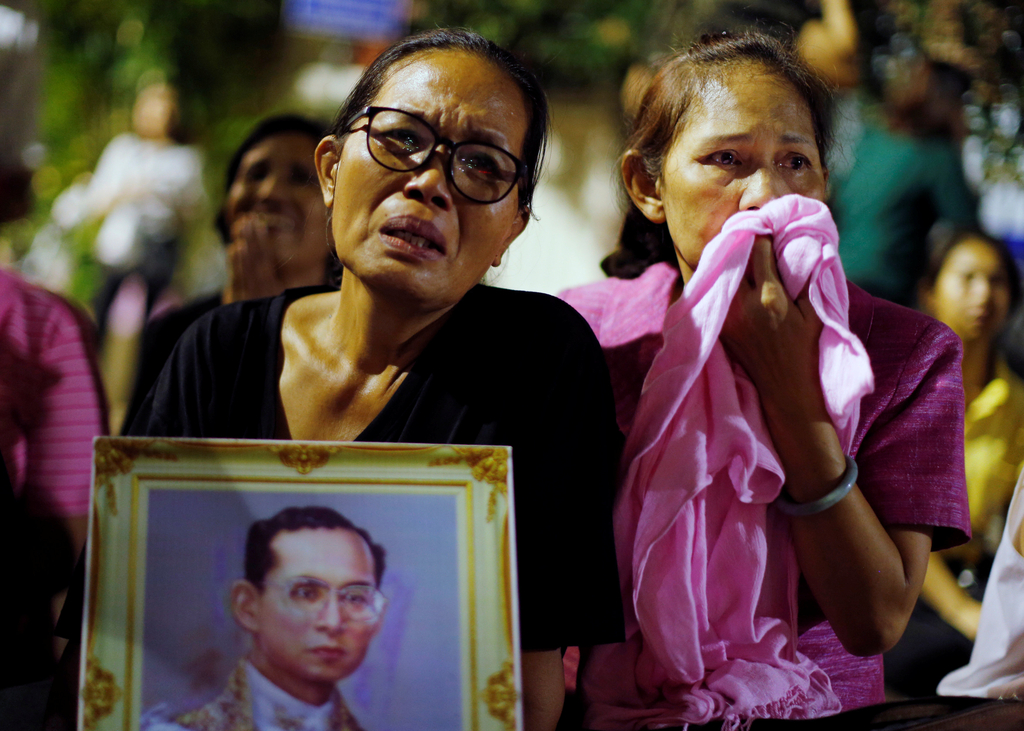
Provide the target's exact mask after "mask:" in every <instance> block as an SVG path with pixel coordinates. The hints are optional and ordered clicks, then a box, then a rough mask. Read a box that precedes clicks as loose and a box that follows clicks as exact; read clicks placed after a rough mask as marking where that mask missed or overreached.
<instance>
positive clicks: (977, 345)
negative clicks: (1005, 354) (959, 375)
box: [961, 338, 995, 404]
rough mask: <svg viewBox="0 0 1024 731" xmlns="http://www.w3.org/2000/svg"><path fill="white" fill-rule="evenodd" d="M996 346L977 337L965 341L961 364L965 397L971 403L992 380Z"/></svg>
mask: <svg viewBox="0 0 1024 731" xmlns="http://www.w3.org/2000/svg"><path fill="white" fill-rule="evenodd" d="M993 353H994V348H993V347H992V342H991V341H990V340H986V339H984V338H977V339H975V340H970V341H967V342H965V343H964V359H963V363H962V364H961V368H962V370H963V378H964V398H965V400H966V402H967V403H968V404H969V403H971V401H973V400H974V399H975V398H977V396H978V394H980V393H981V392H982V390H983V389H984V388H985V386H986V385H987V384H988V382H989V381H991V380H992V374H993V370H994V365H995V363H994V357H993Z"/></svg>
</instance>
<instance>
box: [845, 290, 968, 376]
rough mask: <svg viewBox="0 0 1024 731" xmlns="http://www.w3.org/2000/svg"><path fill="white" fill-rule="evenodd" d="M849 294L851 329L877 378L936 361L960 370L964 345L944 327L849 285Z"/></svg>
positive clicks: (928, 317) (939, 323)
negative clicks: (947, 362)
mask: <svg viewBox="0 0 1024 731" xmlns="http://www.w3.org/2000/svg"><path fill="white" fill-rule="evenodd" d="M849 292H850V329H851V330H852V331H853V332H854V334H855V335H857V337H859V338H860V339H861V341H862V342H863V343H864V347H865V348H867V351H868V355H869V356H870V357H871V366H872V369H873V370H875V373H876V376H877V374H878V372H879V371H880V370H887V369H891V368H897V369H899V370H901V371H903V370H905V369H906V368H914V367H919V366H927V365H928V364H932V363H934V362H936V361H939V360H941V361H949V362H950V364H951V365H954V366H957V367H959V366H958V364H959V358H960V354H961V351H962V349H963V345H962V343H961V342H960V338H958V337H957V336H956V333H954V332H953V331H952V330H951V329H950V328H949V327H948V326H947V325H945V324H944V323H942V322H939V321H938V320H936V319H935V318H933V317H931V316H929V315H925V314H924V313H921V312H918V311H917V310H912V309H910V308H909V307H904V306H903V305H898V304H895V303H893V302H889V301H887V300H883V299H880V298H878V297H872V296H871V295H869V294H868V293H867V292H865V291H864V290H862V289H860V288H859V287H857V286H856V285H854V284H850V285H849ZM954 360H955V363H954V362H953V361H954Z"/></svg>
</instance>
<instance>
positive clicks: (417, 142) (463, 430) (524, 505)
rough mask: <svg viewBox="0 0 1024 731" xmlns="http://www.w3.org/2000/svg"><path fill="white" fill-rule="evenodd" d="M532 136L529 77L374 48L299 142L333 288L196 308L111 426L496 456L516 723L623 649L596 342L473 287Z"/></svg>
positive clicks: (515, 297) (462, 47)
mask: <svg viewBox="0 0 1024 731" xmlns="http://www.w3.org/2000/svg"><path fill="white" fill-rule="evenodd" d="M546 124H547V103H546V101H545V98H544V95H543V92H542V91H541V89H540V87H539V85H538V83H537V81H536V79H535V78H534V77H533V75H532V74H531V73H530V72H529V71H528V70H526V69H525V68H524V67H523V66H522V65H521V64H520V63H519V62H518V61H516V60H515V58H514V57H512V55H511V54H509V53H508V52H506V51H503V50H502V49H500V48H498V47H497V46H495V45H494V44H492V43H490V42H489V41H485V40H484V39H482V38H480V37H479V36H477V35H475V34H473V33H469V32H466V31H451V30H436V31H431V32H428V33H426V34H422V35H419V36H414V37H412V38H409V39H406V40H404V41H401V42H399V43H397V44H396V45H394V46H392V47H391V48H390V49H388V50H387V51H385V52H384V53H383V54H382V55H381V56H380V57H379V58H378V59H377V60H376V61H375V62H374V63H373V64H372V65H371V66H370V68H368V69H367V71H366V73H365V74H364V75H363V77H362V79H361V80H360V82H359V83H358V85H357V86H356V88H355V90H354V91H353V92H352V94H351V96H350V97H349V99H348V101H347V102H346V104H345V105H344V106H343V107H342V109H341V111H340V113H339V116H338V119H337V121H336V123H335V125H334V127H333V129H332V132H331V134H330V135H329V136H328V137H326V138H325V139H324V140H323V141H321V142H320V144H319V146H318V147H317V150H316V167H317V170H318V173H319V179H320V187H321V190H322V192H323V195H324V201H325V203H326V204H327V208H328V212H329V216H330V222H329V231H330V234H331V236H332V238H333V242H334V246H335V248H336V251H337V254H338V257H339V259H340V261H341V263H342V264H343V265H344V267H345V275H344V277H343V278H342V284H341V290H340V292H339V291H326V290H325V288H322V287H320V288H318V287H313V288H305V289H299V290H289V291H287V292H285V293H284V294H282V295H280V296H278V297H274V298H272V299H265V300H257V301H253V302H240V303H236V304H233V305H229V306H227V307H223V308H220V309H218V310H216V311H215V312H213V313H210V314H209V315H207V316H206V317H204V318H203V319H201V320H200V321H199V322H197V323H196V326H194V327H193V328H192V329H191V330H190V331H189V332H187V333H186V334H185V336H184V337H183V338H182V340H181V341H180V342H179V344H178V347H177V349H176V351H175V353H174V355H172V357H171V360H170V361H169V363H168V365H167V366H166V367H165V368H164V371H163V372H162V374H161V376H160V378H159V379H158V381H157V383H156V386H155V387H154V388H153V390H152V391H151V392H150V394H149V396H148V398H147V400H146V402H145V403H144V404H143V405H142V407H141V409H140V412H139V414H138V416H137V417H136V419H135V421H134V422H133V424H132V426H131V428H130V430H129V432H130V433H131V434H135V435H166V436H193V437H244V438H258V439H271V438H276V439H299V440H365V441H385V442H386V441H403V442H426V443H461V444H507V445H511V446H512V448H513V454H514V464H515V467H514V469H515V473H514V481H515V513H516V523H517V525H516V529H517V530H516V532H517V544H518V545H517V552H518V572H519V595H520V631H521V637H520V639H521V647H522V649H523V650H524V653H523V699H524V712H525V721H526V728H527V729H553V728H554V726H555V723H556V721H557V718H558V714H559V711H560V708H561V704H562V698H563V679H562V667H561V657H560V653H559V651H558V648H560V647H562V646H566V645H574V644H585V645H590V644H594V643H605V642H611V641H617V640H621V639H622V636H623V635H622V632H623V630H622V616H621V600H620V599H619V593H618V579H617V576H616V569H615V555H614V547H613V544H612V537H611V517H610V516H611V501H612V489H613V474H614V469H615V463H616V459H617V456H618V451H619V447H620V440H621V437H620V435H619V432H618V429H617V427H616V424H615V417H614V410H613V405H612V396H611V390H610V386H609V383H608V375H607V371H606V368H605V365H604V361H603V357H602V354H601V350H600V347H599V346H598V344H597V342H596V340H595V339H594V337H593V335H592V334H591V332H590V330H589V327H588V326H587V325H586V323H585V322H584V321H583V319H582V318H580V317H579V316H578V315H577V314H576V313H575V312H574V311H573V310H571V308H569V307H568V306H567V305H564V304H563V303H561V302H558V301H557V300H555V299H554V298H551V297H547V296H544V295H539V294H534V293H525V292H510V291H504V290H497V289H491V288H488V287H484V286H480V285H479V282H480V280H481V278H482V277H483V276H484V274H485V273H486V272H487V270H488V269H489V268H490V267H491V266H496V265H497V264H498V263H499V262H500V261H501V258H502V256H503V255H504V253H505V251H506V249H507V248H508V247H509V245H510V244H511V243H512V241H513V240H514V239H515V238H516V237H517V236H518V235H519V233H520V232H522V230H523V228H524V227H525V226H526V223H527V220H528V218H529V215H530V199H531V195H532V192H533V188H534V186H535V184H536V181H537V177H538V173H539V162H540V158H541V155H542V150H543V147H544V140H545V135H546Z"/></svg>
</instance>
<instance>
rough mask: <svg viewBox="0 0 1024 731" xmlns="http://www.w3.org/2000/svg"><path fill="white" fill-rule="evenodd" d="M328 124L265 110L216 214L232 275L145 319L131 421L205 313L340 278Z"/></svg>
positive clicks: (232, 167)
mask: <svg viewBox="0 0 1024 731" xmlns="http://www.w3.org/2000/svg"><path fill="white" fill-rule="evenodd" d="M325 129H326V125H324V124H321V123H317V122H314V121H312V120H309V119H306V118H304V117H300V116H297V115H291V114H289V115H279V116H274V117H268V118H267V119H265V120H263V121H262V122H260V123H259V124H257V125H256V127H255V128H254V129H253V130H252V131H251V132H250V133H249V135H248V136H247V137H246V138H245V140H244V141H243V142H242V144H241V145H240V146H239V148H238V149H237V150H236V151H235V153H234V155H232V157H231V160H230V162H229V163H228V168H227V176H226V180H225V187H224V196H225V197H224V204H223V205H222V206H221V210H220V213H219V214H218V215H217V230H218V231H219V233H220V235H221V238H222V239H223V241H224V244H225V247H226V253H227V260H228V267H227V282H226V283H225V285H224V289H223V290H222V291H220V292H216V293H214V294H212V295H209V296H207V297H202V298H200V299H197V300H195V301H194V302H191V303H189V304H186V305H185V306H184V307H182V308H181V309H180V310H176V311H173V312H169V313H167V314H165V315H162V316H158V317H156V318H155V319H153V320H151V321H150V322H149V323H148V324H147V325H146V328H145V330H144V331H143V333H142V344H141V346H140V352H139V366H138V374H137V376H136V381H135V388H134V392H133V394H132V397H131V401H130V403H129V405H128V409H127V413H126V414H125V419H124V423H125V424H126V425H127V424H130V423H131V421H132V419H133V418H134V416H135V413H136V412H137V411H138V409H139V406H140V405H141V404H142V400H143V399H144V398H145V397H146V394H147V393H149V389H150V388H151V387H152V385H153V383H154V382H155V381H156V378H157V376H158V375H160V370H161V369H162V368H163V366H164V363H165V362H166V361H167V358H168V357H170V355H171V351H172V350H174V346H175V344H176V343H177V342H178V338H180V337H181V334H182V333H183V332H185V330H186V329H187V328H188V326H189V325H191V324H192V323H193V322H194V321H195V320H197V319H198V318H199V316H200V315H202V314H203V313H205V312H208V311H209V310H212V309H213V308H214V307H217V306H219V305H221V304H230V303H231V302H238V301H240V300H247V299H256V298H259V297H273V296H276V295H278V294H281V293H282V292H283V291H285V290H286V289H290V288H293V287H303V286H310V285H317V284H327V283H331V282H333V283H335V284H336V283H337V282H336V280H337V278H338V276H339V275H340V267H338V266H337V265H336V262H337V257H335V256H334V254H333V252H332V251H331V248H330V246H329V245H328V243H327V208H326V207H325V206H324V201H323V196H322V195H321V194H320V184H319V181H318V180H317V176H316V167H315V165H314V160H313V153H314V152H315V150H316V146H317V144H319V142H320V140H321V138H322V137H323V136H324V132H325Z"/></svg>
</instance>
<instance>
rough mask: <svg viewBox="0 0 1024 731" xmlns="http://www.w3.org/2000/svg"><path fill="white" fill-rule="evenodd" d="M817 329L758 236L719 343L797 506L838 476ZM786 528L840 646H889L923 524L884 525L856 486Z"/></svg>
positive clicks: (919, 553) (922, 542)
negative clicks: (745, 385) (753, 398)
mask: <svg viewBox="0 0 1024 731" xmlns="http://www.w3.org/2000/svg"><path fill="white" fill-rule="evenodd" d="M821 327H822V326H821V321H820V320H819V319H818V317H817V315H816V314H815V312H814V310H813V308H812V306H811V304H810V301H809V299H808V297H807V294H806V292H804V293H801V295H800V296H799V297H798V298H797V299H796V301H793V300H792V299H790V298H789V296H788V294H787V293H786V291H785V288H784V287H783V285H782V282H781V280H780V278H779V273H778V269H777V267H776V264H775V258H774V255H773V253H772V248H771V241H770V240H769V239H767V238H764V237H762V238H759V239H758V240H757V242H755V245H754V251H753V253H752V254H751V263H750V267H749V269H748V273H747V277H746V279H745V281H744V282H742V283H741V285H740V289H739V291H738V292H737V294H736V297H735V299H734V300H733V303H732V306H731V308H730V311H729V316H728V318H727V320H726V323H725V327H724V328H723V330H722V336H721V337H722V341H723V343H724V344H725V346H726V348H727V349H728V350H729V353H730V354H731V355H732V357H733V359H734V360H736V361H737V362H738V363H739V364H740V365H741V366H743V368H744V370H745V371H746V372H747V373H748V374H749V375H750V378H751V380H752V381H753V383H754V385H755V386H756V387H757V391H758V393H759V394H760V397H761V405H762V410H763V412H764V416H765V422H766V424H767V426H768V430H769V432H770V433H771V435H772V440H773V442H774V445H775V449H776V451H777V452H778V455H779V458H780V460H781V461H782V465H783V467H784V469H785V472H786V486H785V490H786V492H787V493H788V495H789V496H790V497H791V498H792V499H793V500H794V501H795V502H797V503H807V502H812V501H815V500H818V499H820V498H821V497H823V496H825V495H827V494H828V493H829V492H830V491H831V490H832V489H834V488H835V487H836V486H837V485H838V484H839V483H840V481H841V479H842V477H843V473H844V471H845V469H846V465H845V457H844V454H843V449H842V447H841V445H840V442H839V437H838V435H837V434H836V431H835V428H834V427H833V425H832V420H831V418H830V417H829V415H828V411H827V410H826V407H825V400H824V397H823V395H822V392H821V385H820V383H821V381H820V377H819V367H818V337H819V335H820V333H821ZM908 458H910V457H909V456H908ZM791 527H792V531H793V543H794V547H795V549H796V554H797V560H798V562H799V564H800V570H801V572H802V573H803V576H804V578H805V580H806V581H807V584H808V585H809V587H810V589H811V591H812V593H813V594H814V597H815V599H816V600H817V601H818V604H819V605H820V607H821V609H822V611H823V612H824V614H825V616H826V618H828V620H829V622H830V623H831V624H832V627H833V629H834V630H835V632H836V635H837V636H838V638H839V640H840V641H841V642H842V644H843V646H844V647H845V648H846V649H847V650H848V651H849V652H851V653H853V654H855V655H875V654H879V653H881V652H884V651H885V650H888V649H889V648H890V647H892V646H893V645H894V644H895V643H896V641H897V640H898V639H899V637H900V635H901V634H902V633H903V630H904V628H905V627H906V623H907V620H908V619H909V617H910V613H911V611H912V610H913V607H914V603H915V602H916V600H917V596H918V593H919V592H920V590H921V584H922V582H923V581H924V574H925V569H926V567H927V564H928V554H929V551H930V549H931V538H932V529H931V527H930V526H913V525H897V526H889V527H886V526H883V525H882V523H881V522H880V521H879V519H878V516H877V515H876V514H875V511H874V510H873V509H872V507H871V505H870V504H869V503H868V501H867V499H866V498H865V497H864V494H863V493H862V492H861V490H860V489H859V488H858V487H857V486H854V487H853V489H852V490H851V492H850V493H849V494H848V495H847V496H846V497H845V498H844V499H842V500H840V501H839V503H837V504H836V505H834V506H833V507H831V508H829V509H827V510H824V511H822V512H820V513H816V514H814V515H808V516H803V517H793V518H792V519H791Z"/></svg>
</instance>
